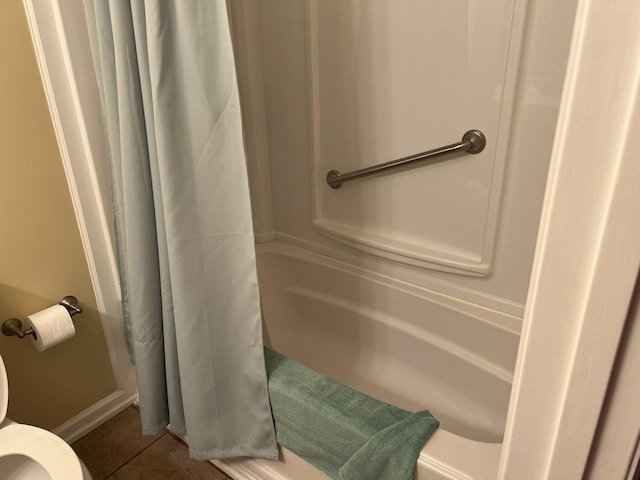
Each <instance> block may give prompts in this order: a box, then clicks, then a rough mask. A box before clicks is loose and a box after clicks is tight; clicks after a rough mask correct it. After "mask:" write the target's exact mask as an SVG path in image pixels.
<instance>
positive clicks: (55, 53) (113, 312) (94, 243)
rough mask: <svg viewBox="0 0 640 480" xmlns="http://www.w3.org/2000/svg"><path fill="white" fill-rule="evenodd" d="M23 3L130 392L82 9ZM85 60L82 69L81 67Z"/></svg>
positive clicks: (119, 376) (119, 368)
mask: <svg viewBox="0 0 640 480" xmlns="http://www.w3.org/2000/svg"><path fill="white" fill-rule="evenodd" d="M24 6H25V11H26V14H27V19H28V23H29V28H30V30H31V35H32V39H33V43H34V46H35V50H36V57H37V60H38V65H39V67H40V74H41V76H42V82H43V84H44V88H45V91H46V96H47V101H48V103H49V110H50V113H51V118H52V120H53V125H54V129H55V132H56V137H57V139H58V145H59V148H60V153H61V156H62V160H63V164H64V170H65V173H66V176H67V182H68V184H69V190H70V192H71V197H72V201H73V205H74V209H75V213H76V219H77V222H78V226H79V229H80V236H81V239H82V243H83V246H84V250H85V255H86V258H87V264H88V267H89V273H90V275H91V281H92V283H93V289H94V293H95V297H96V303H97V307H98V311H99V313H100V318H101V320H102V326H103V329H104V332H105V337H106V341H107V346H108V348H109V356H110V361H111V365H112V368H113V373H114V376H115V380H116V384H117V386H118V388H119V389H120V390H122V392H123V394H124V395H125V397H127V398H129V397H133V396H134V395H135V394H136V392H137V386H136V382H135V373H134V369H133V366H132V365H131V362H130V361H129V354H128V351H127V348H126V344H125V342H124V327H123V325H122V314H121V304H120V293H119V292H120V290H119V284H118V275H117V269H116V266H115V265H116V262H115V259H114V253H113V248H112V241H111V234H110V231H111V230H110V223H109V221H108V220H107V219H108V218H109V214H108V212H110V208H108V207H106V205H105V202H104V195H105V193H104V192H108V191H109V187H108V183H107V182H108V180H107V178H105V175H98V173H97V168H103V169H104V168H105V167H104V165H106V160H105V155H106V149H105V148H104V132H103V130H102V126H101V125H102V124H101V116H100V113H99V112H97V111H89V112H85V111H83V109H82V101H83V100H84V99H81V98H80V96H81V95H82V94H84V95H85V96H87V95H92V96H93V99H94V102H95V101H97V99H98V98H99V97H98V92H97V86H96V84H95V81H94V82H93V83H92V82H87V81H86V79H87V78H92V77H88V76H87V75H88V74H89V73H90V75H91V76H93V75H94V74H93V73H92V72H93V70H92V68H93V64H92V62H91V55H90V52H89V41H88V36H87V32H86V27H85V26H84V25H85V22H84V13H83V10H82V8H78V4H77V3H75V2H73V4H71V3H69V2H61V3H58V2H57V1H54V0H52V1H34V0H24ZM61 7H62V10H61ZM66 28H73V29H74V31H73V32H72V34H73V38H74V42H73V49H74V54H75V55H78V54H82V55H84V58H82V59H78V58H75V59H74V60H75V62H72V59H71V49H70V44H69V43H68V42H67V39H66V35H67V34H68V32H66V30H65V29H66ZM81 35H84V38H83V37H82V36H81ZM79 60H82V61H79ZM74 68H75V69H76V70H74ZM83 68H84V69H85V71H84V72H82V71H80V70H81V69H83ZM86 69H91V71H90V72H88V71H87V70H86ZM78 75H81V76H83V75H84V78H81V85H79V84H78V83H77V82H76V78H77V76H78ZM93 78H94V77H93ZM95 104H96V103H93V105H95ZM98 104H99V103H98ZM87 115H93V118H91V119H90V118H87ZM96 166H98V167H96ZM105 184H106V185H105Z"/></svg>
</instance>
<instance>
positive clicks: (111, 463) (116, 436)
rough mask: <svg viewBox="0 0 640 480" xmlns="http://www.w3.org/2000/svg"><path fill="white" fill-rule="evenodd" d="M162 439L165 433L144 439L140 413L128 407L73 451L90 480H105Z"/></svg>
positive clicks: (80, 441) (82, 440) (80, 442)
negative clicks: (83, 465) (82, 463)
mask: <svg viewBox="0 0 640 480" xmlns="http://www.w3.org/2000/svg"><path fill="white" fill-rule="evenodd" d="M163 435H166V433H165V432H164V431H162V432H160V433H159V434H158V435H156V436H150V435H147V436H143V435H142V426H141V424H140V413H139V412H138V410H136V409H135V408H133V407H129V408H127V409H126V410H124V411H123V412H121V413H119V414H118V415H116V416H115V417H113V418H112V419H111V420H109V421H108V422H106V423H104V424H103V425H100V426H99V427H98V428H96V429H95V430H93V431H92V432H90V433H88V434H87V435H85V436H84V437H82V438H81V439H80V440H78V441H77V442H75V443H74V444H73V445H72V447H73V449H74V450H75V451H76V453H77V455H78V456H79V457H80V458H81V459H82V461H83V462H84V463H85V464H86V465H87V468H88V469H89V471H90V472H91V475H92V476H93V479H94V480H104V479H105V478H106V477H107V476H109V475H110V474H111V473H113V472H114V471H115V470H116V469H118V468H119V467H120V466H122V465H124V464H125V463H126V462H128V461H129V460H130V459H132V458H133V457H135V456H136V455H137V454H138V453H139V452H140V451H141V450H143V449H144V448H146V447H148V446H149V445H151V444H152V443H153V442H154V441H155V440H157V439H158V438H160V437H161V436H163Z"/></svg>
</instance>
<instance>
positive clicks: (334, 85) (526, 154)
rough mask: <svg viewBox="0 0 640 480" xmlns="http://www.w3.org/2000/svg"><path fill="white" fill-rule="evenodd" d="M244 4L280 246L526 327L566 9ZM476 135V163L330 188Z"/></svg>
mask: <svg viewBox="0 0 640 480" xmlns="http://www.w3.org/2000/svg"><path fill="white" fill-rule="evenodd" d="M242 4H243V5H245V6H247V7H249V6H250V5H253V6H254V7H255V8H256V9H257V10H258V15H257V17H258V19H259V26H258V27H259V28H258V27H256V28H252V29H251V31H252V32H256V31H259V42H257V43H258V47H257V48H259V49H260V51H261V55H262V68H263V77H262V78H263V79H264V82H263V88H264V99H265V107H266V108H265V114H266V124H267V130H268V153H269V159H268V160H269V169H270V173H271V177H270V183H269V185H270V187H271V192H272V199H273V203H272V205H273V220H274V226H275V236H276V238H278V239H280V240H284V241H287V242H290V243H293V244H296V245H298V246H301V247H304V248H308V249H310V250H313V251H316V252H318V253H322V254H324V255H327V256H331V257H333V258H337V259H340V260H342V261H345V262H348V263H351V264H355V265H358V266H362V267H365V268H368V269H372V270H375V271H377V272H380V273H384V274H387V275H390V276H392V277H394V278H397V279H401V280H404V281H407V282H410V283H413V284H417V285H421V286H425V287H428V288H430V289H433V290H435V291H438V292H442V293H446V294H448V295H451V296H452V297H456V298H458V299H460V300H461V301H467V302H473V303H477V304H481V305H484V306H487V307H491V308H495V309H497V310H501V311H503V312H508V313H512V314H516V315H522V312H523V304H524V301H525V298H526V295H527V288H528V281H529V275H530V271H531V264H532V259H533V253H534V249H535V242H536V235H537V229H538V221H539V216H540V211H541V207H542V198H543V195H544V188H545V181H546V175H547V169H548V165H549V158H550V154H551V147H552V144H553V135H554V130H555V124H556V119H557V114H558V105H559V99H560V95H561V92H562V85H563V80H564V72H565V67H566V61H567V56H568V52H569V44H570V39H571V28H572V24H573V19H574V16H575V6H576V2H575V0H571V1H568V2H555V1H553V0H499V1H498V0H497V1H496V2H477V1H472V0H469V1H463V0H455V1H449V0H447V1H441V0H433V1H431V0H430V1H429V2H424V1H414V0H398V1H396V0H393V1H391V0H384V1H383V0H376V1H369V0H359V1H356V0H322V1H317V2H316V1H314V0H307V1H304V2H300V1H295V0H270V1H269V2H259V1H253V0H251V1H249V0H244V1H243V3H242ZM253 67H255V65H253V66H252V68H253ZM249 70H251V69H248V70H247V71H249ZM241 74H242V71H241ZM251 78H254V77H251ZM471 128H477V129H480V130H482V131H484V133H485V134H486V135H487V139H488V146H487V148H486V150H485V151H484V152H482V153H481V154H479V155H461V156H457V157H454V158H451V159H447V160H444V161H442V162H438V163H435V164H429V165H424V166H418V167H413V168H408V169H402V170H401V171H398V172H395V173H389V174H385V175H381V176H377V177H370V178H367V179H363V180H358V181H353V182H350V183H347V184H345V185H344V186H343V187H342V188H341V189H339V190H334V189H332V188H330V187H329V186H328V185H327V184H326V183H325V176H326V174H327V172H328V171H329V170H331V169H337V170H340V171H342V172H348V171H350V170H351V169H356V168H362V167H366V166H369V165H374V164H377V163H380V162H385V161H388V160H392V159H394V158H398V157H402V156H405V155H410V154H413V153H417V152H420V151H424V150H428V149H431V148H435V147H439V146H442V145H445V144H449V143H454V142H457V141H459V140H460V139H461V137H462V134H463V133H464V132H465V131H466V130H468V129H471ZM253 174H254V175H255V176H256V178H259V179H260V180H261V181H265V176H264V175H261V174H260V173H259V172H258V173H256V172H253ZM266 181H267V182H269V180H268V179H266Z"/></svg>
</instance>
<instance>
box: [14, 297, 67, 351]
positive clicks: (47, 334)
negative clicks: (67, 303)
mask: <svg viewBox="0 0 640 480" xmlns="http://www.w3.org/2000/svg"><path fill="white" fill-rule="evenodd" d="M25 325H26V327H27V328H33V330H34V331H35V333H36V337H35V338H33V336H32V337H31V343H33V345H34V346H35V347H36V350H38V351H39V352H42V351H44V350H46V349H48V348H51V347H53V346H54V345H57V344H59V343H60V342H64V341H65V340H68V339H70V338H71V337H73V336H74V335H75V334H76V329H75V327H74V326H73V321H72V320H71V315H69V312H68V311H67V309H66V308H65V307H63V306H62V305H54V306H53V307H49V308H45V309H44V310H41V311H39V312H36V313H34V314H31V315H29V316H28V317H27V318H26V321H25Z"/></svg>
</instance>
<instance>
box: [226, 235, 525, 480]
mask: <svg viewBox="0 0 640 480" xmlns="http://www.w3.org/2000/svg"><path fill="white" fill-rule="evenodd" d="M257 248H258V274H259V277H260V290H261V295H262V303H263V309H264V318H265V322H266V328H267V335H268V339H265V340H266V341H270V342H271V344H272V345H273V347H274V348H275V349H276V350H278V351H279V352H281V353H283V354H285V355H287V356H289V357H291V358H293V359H295V360H297V361H299V362H301V363H303V364H305V365H307V366H308V367H311V368H313V369H315V370H318V371H320V372H322V373H324V374H325V375H327V376H329V377H332V378H334V379H336V380H339V381H341V382H343V383H345V384H347V385H349V386H351V387H353V388H356V389H358V390H360V391H362V392H365V393H367V394H369V395H371V396H373V397H376V398H378V399H380V400H383V401H385V402H388V403H392V404H394V405H397V406H399V407H402V408H405V409H407V410H411V411H416V410H421V409H428V410H430V411H431V413H433V415H434V416H435V417H436V418H437V419H438V420H440V423H441V426H440V428H439V429H438V430H437V431H436V432H435V433H434V435H433V436H432V437H431V438H430V439H429V440H428V441H427V443H426V445H425V447H424V449H423V450H422V453H421V454H420V458H419V460H418V465H417V469H416V476H415V478H416V479H417V480H434V479H488V480H495V478H496V471H497V464H498V459H499V455H500V449H501V441H502V435H503V431H504V424H505V419H506V413H507V406H508V402H509V393H510V389H511V379H512V373H513V372H512V369H513V365H514V364H515V356H516V351H517V347H518V332H519V328H520V319H519V318H517V317H513V316H511V315H507V314H504V313H500V312H496V311H494V310H489V309H487V308H484V307H480V306H478V305H475V304H470V303H467V302H463V301H460V300H457V299H454V298H451V297H449V296H446V295H442V294H439V293H437V292H434V291H431V290H427V289H424V288H420V287H416V286H414V285H410V284H407V283H404V282H400V281H397V280H394V279H392V278H389V277H386V276H384V275H379V274H377V273H374V272H371V271H368V270H364V269H360V268H356V267H352V266H349V265H347V264H345V263H342V262H338V261H335V260H332V259H329V258H327V257H323V256H319V255H316V254H314V253H311V252H309V251H307V250H303V249H299V248H296V247H292V246H290V245H288V244H285V243H282V242H270V243H268V244H262V245H259V246H258V247H257ZM216 463H217V464H218V465H219V466H220V467H221V468H223V469H224V470H225V471H227V473H229V474H230V475H232V476H233V478H235V479H237V480H244V479H248V480H256V479H262V480H285V479H286V480H316V479H317V480H321V479H322V480H324V479H326V477H325V476H324V475H323V474H322V473H320V472H319V471H318V470H316V469H314V468H313V467H312V466H311V465H309V464H307V463H306V462H304V461H303V460H301V459H300V458H298V457H297V456H295V455H294V454H293V453H291V452H289V451H287V450H286V449H283V452H282V460H281V461H279V462H270V461H264V460H251V459H248V460H234V461H224V462H216ZM390 480H393V479H390Z"/></svg>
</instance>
